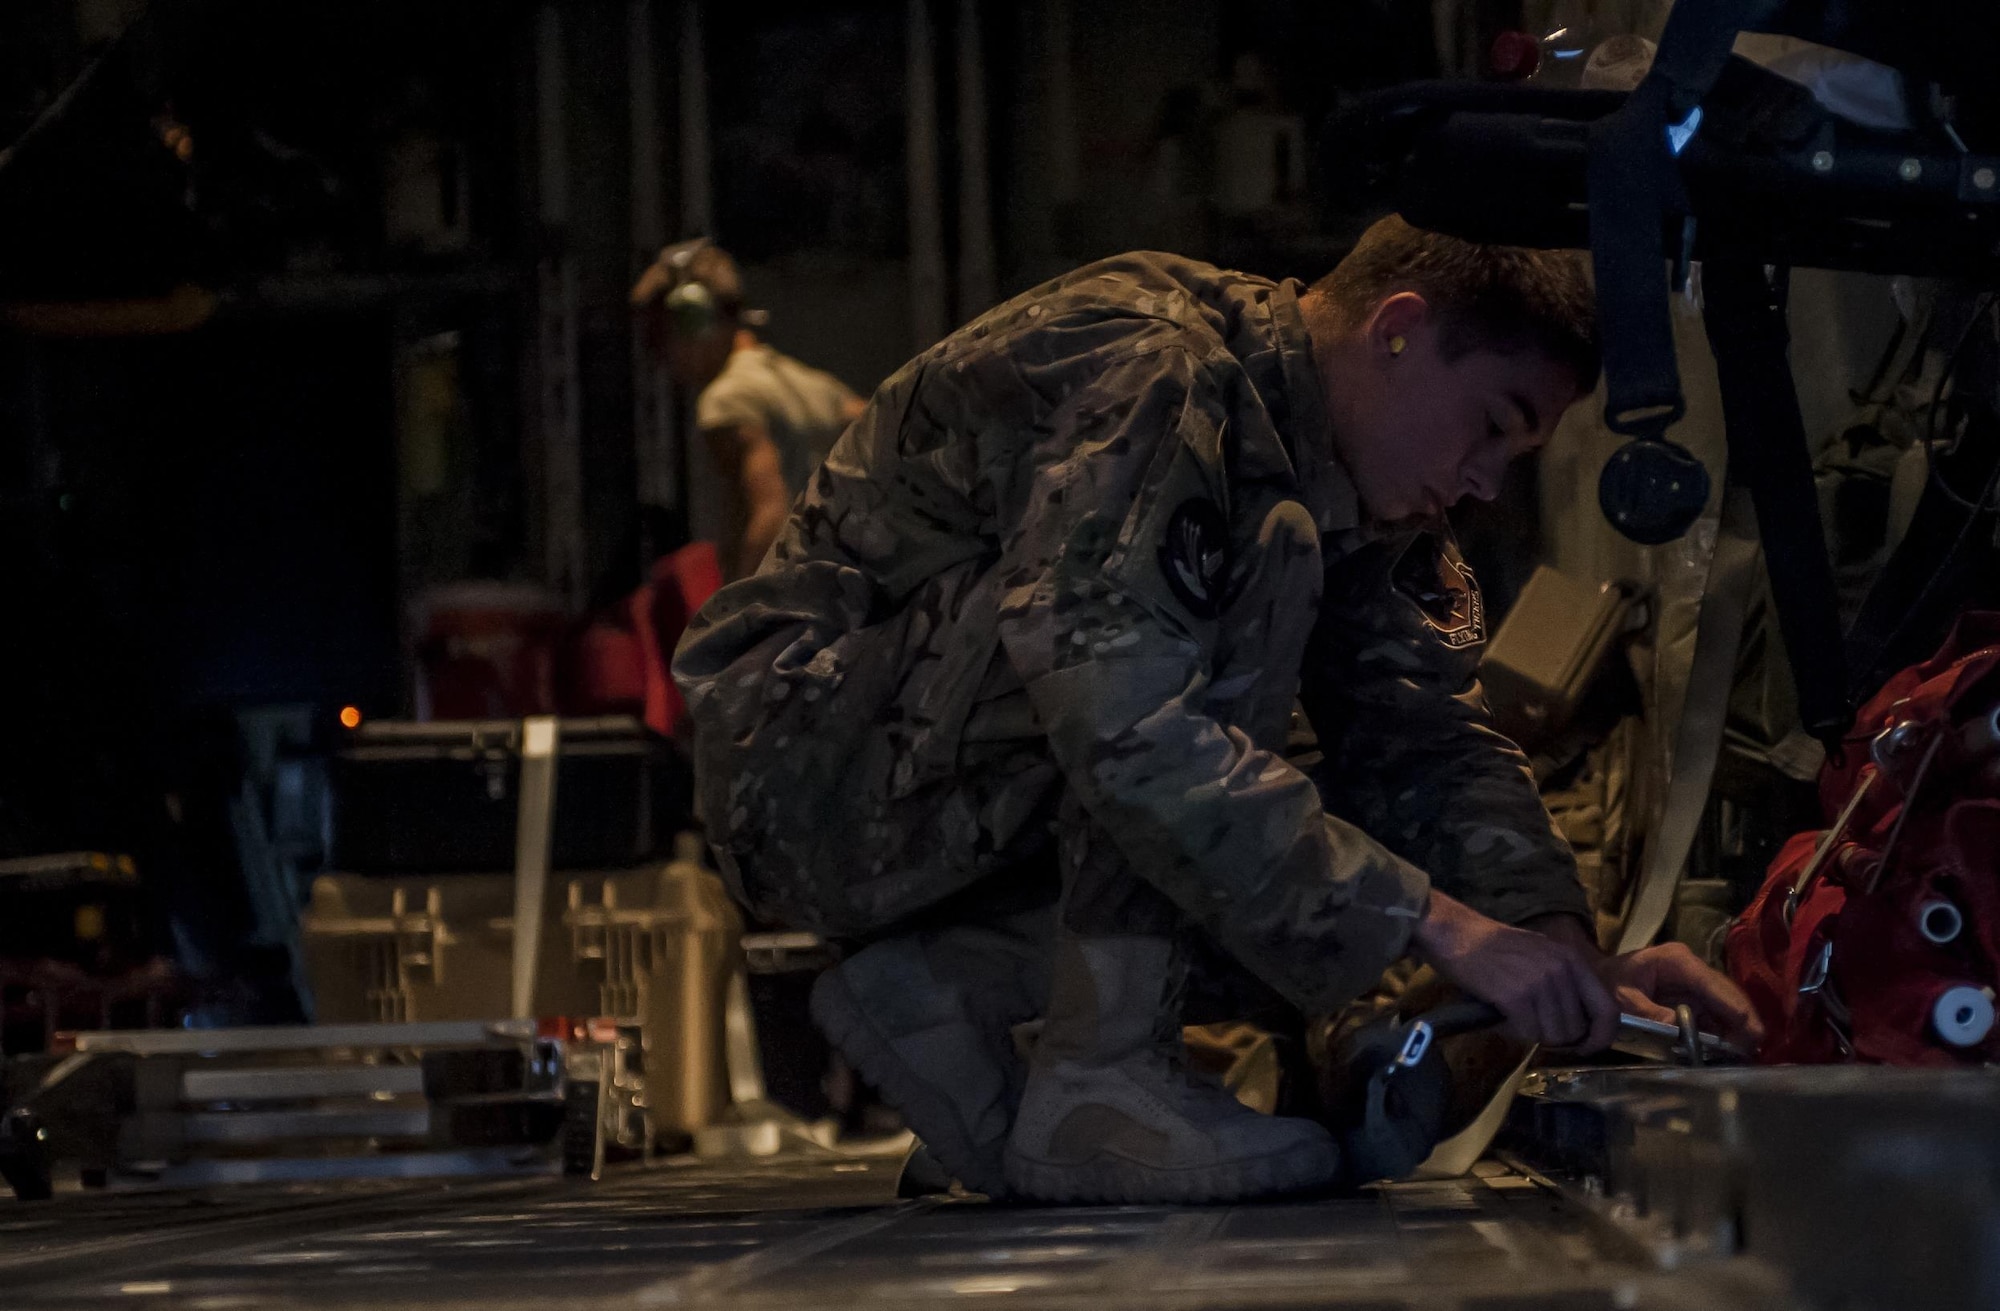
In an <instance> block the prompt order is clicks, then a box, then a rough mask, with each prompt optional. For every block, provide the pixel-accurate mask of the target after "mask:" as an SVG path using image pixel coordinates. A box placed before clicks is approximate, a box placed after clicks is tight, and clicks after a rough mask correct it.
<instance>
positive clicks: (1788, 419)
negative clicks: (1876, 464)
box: [1702, 259, 1854, 750]
mask: <svg viewBox="0 0 2000 1311" xmlns="http://www.w3.org/2000/svg"><path fill="white" fill-rule="evenodd" d="M1788 277H1789V275H1788V274H1785V273H1782V272H1781V273H1780V274H1779V278H1778V280H1777V281H1773V280H1771V279H1769V278H1766V277H1765V274H1764V269H1763V266H1762V265H1760V264H1753V263H1746V262H1744V261H1742V260H1739V259H1730V260H1710V261H1708V263H1707V264H1706V265H1705V266H1704V267H1703V269H1702V291H1703V294H1704V297H1705V299H1706V307H1705V308H1704V310H1703V315H1702V317H1703V321H1704V324H1705V326H1706V327H1707V329H1708V340H1709V344H1710V345H1711V346H1712V347H1713V348H1714V351H1715V369H1716V381H1717V383H1718V384H1719V387H1720V390H1721V393H1722V415H1723V423H1724V425H1725V427H1726V429H1727V431H1728V435H1729V473H1730V478H1731V480H1732V481H1738V482H1741V483H1742V484H1743V485H1744V486H1747V487H1748V488H1749V489H1750V496H1751V499H1752V501H1753V502H1754V503H1755V505H1756V507H1757V524H1758V529H1759V532H1760V534H1761V536H1762V537H1763V539H1764V559H1765V564H1766V567H1767V569H1768V570H1769V572H1770V575H1771V600H1772V603H1773V605H1774V606H1775V608H1776V609H1777V612H1778V625H1779V628H1780V630H1781V631H1782V632H1783V633H1784V637H1785V650H1786V654H1787V655H1788V656H1789V658H1790V661H1791V667H1792V678H1793V681H1794V682H1795V683H1796V684H1797V686H1798V694H1799V721H1800V723H1801V724H1802V725H1803V726H1804V728H1805V730H1806V732H1808V733H1810V734H1811V735H1812V736H1814V737H1816V738H1818V739H1819V740H1820V741H1822V742H1824V743H1826V744H1827V745H1828V749H1829V750H1832V749H1833V747H1834V745H1835V744H1836V743H1837V742H1838V741H1839V740H1840V738H1841V736H1842V735H1843V734H1845V733H1846V732H1847V729H1848V727H1849V726H1850V725H1851V724H1852V723H1853V721H1854V710H1853V706H1852V704H1851V703H1850V702H1849V700H1848V677H1847V662H1846V659H1845V654H1844V650H1843V646H1842V642H1841V632H1840V611H1839V606H1838V603H1837V601H1836V598H1835V593H1834V585H1833V564H1832V562H1831V561H1830V560H1829V559H1828V558H1827V551H1826V534H1825V530H1824V529H1823V528H1822V527H1821V525H1820V517H1819V497H1818V496H1817V494H1816V493H1815V492H1814V489H1813V471H1812V455H1811V452H1810V451H1809V450H1808V449H1807V446H1806V429H1805V421H1804V419H1803V418H1801V417H1800V414H1799V398H1798V389H1797V388H1796V387H1795V386H1794V385H1793V382H1792V369H1791V364H1790V362H1789V361H1788V360H1787V359H1786V354H1785V351H1786V346H1787V344H1788V341H1789V332H1788V329H1787V326H1786V322H1785V311H1784V296H1783V292H1784V283H1785V281H1786V280H1787V279H1788Z"/></svg>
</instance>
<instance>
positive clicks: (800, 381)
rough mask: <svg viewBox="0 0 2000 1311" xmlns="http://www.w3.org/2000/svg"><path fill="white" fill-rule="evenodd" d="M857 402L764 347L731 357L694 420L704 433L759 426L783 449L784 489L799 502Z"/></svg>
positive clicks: (834, 381) (842, 388)
mask: <svg viewBox="0 0 2000 1311" xmlns="http://www.w3.org/2000/svg"><path fill="white" fill-rule="evenodd" d="M853 399H855V396H854V393H853V392H852V391H849V390H848V388H847V385H846V384H845V383H843V382H841V380H840V379H838V378H836V377H834V376H833V375H832V374H830V373H823V372H821V371H820V370H818V369H815V368H811V367H809V366H807V365H804V364H801V363H799V362H798V361H797V360H795V359H793V358H792V357H791V356H789V355H785V354H782V353H781V352H779V351H775V350H773V349H771V348H770V347H769V346H762V345H759V346H752V347H750V348H748V349H746V350H739V351H737V352H735V353H734V354H732V355H731V356H730V357H729V363H728V364H726V365H724V366H723V369H722V372H721V373H720V374H718V375H717V376H716V379H715V381H714V382H711V383H710V384H708V386H707V387H705V388H703V389H702V393H701V398H700V399H699V400H698V401H696V402H695V420H696V422H698V423H699V424H700V425H701V427H702V429H703V430H704V431H706V430H709V429H715V428H741V427H744V426H746V425H755V426H757V427H760V428H762V429H763V430H764V431H765V432H767V433H769V434H770V435H771V442H772V444H773V445H774V446H776V447H777V448H778V464H779V469H780V471H781V472H782V473H783V475H784V479H785V490H786V491H787V492H788V493H790V494H791V495H792V496H794V497H796V496H797V495H798V494H799V493H800V492H801V491H803V490H804V489H805V485H806V480H807V479H809V478H811V477H812V473H813V470H814V469H817V468H818V467H819V462H820V461H821V460H823V459H825V458H826V453H827V452H828V451H829V450H831V449H832V448H833V443H834V441H835V439H836V438H838V437H839V436H840V434H841V432H842V430H843V429H845V428H846V427H847V404H848V402H849V401H851V400H853Z"/></svg>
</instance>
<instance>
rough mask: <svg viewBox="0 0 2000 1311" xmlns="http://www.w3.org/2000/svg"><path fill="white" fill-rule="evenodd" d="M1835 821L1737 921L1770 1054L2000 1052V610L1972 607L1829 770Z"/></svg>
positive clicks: (1739, 977) (1869, 1056)
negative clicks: (1997, 996)
mask: <svg viewBox="0 0 2000 1311" xmlns="http://www.w3.org/2000/svg"><path fill="white" fill-rule="evenodd" d="M1819 788H1820V803H1821V805H1822V806H1823V807H1824V809H1825V812H1826V815H1827V819H1828V827H1827V828H1826V829H1824V830H1821V831H1819V832H1814V833H1801V834H1799V835H1798V836H1796V837H1794V838H1793V839H1792V840H1791V841H1790V842H1788V843H1786V844H1785V846H1784V848H1783V849H1782V850H1781V851H1779V853H1778V857H1777V859H1776V860H1774V861H1773V862H1772V863H1771V869H1770V872H1769V874H1768V875H1767V876H1766V878H1765V883H1764V886H1763V888H1762V889H1761V890H1760V891H1759V892H1758V894H1757V897H1756V899H1755V900H1754V901H1752V902H1751V903H1750V906H1749V908H1748V909H1747V910H1745V911H1744V913H1743V915H1742V917H1741V918H1740V919H1739V920H1738V921H1737V923H1736V924H1735V925H1734V927H1732V928H1731V929H1730V931H1729V941H1728V958H1729V973H1730V974H1731V975H1732V976H1733V977H1734V978H1735V980H1736V981H1737V983H1738V984H1740V985H1741V986H1742V987H1743V989H1744V991H1745V992H1747V993H1749V995H1750V1000H1751V1001H1752V1002H1753V1003H1755V1005H1756V1007H1757V1013H1758V1015H1759V1016H1760V1017H1761V1018H1762V1019H1763V1021H1764V1025H1765V1028H1766V1029H1767V1031H1768V1037H1767V1038H1766V1040H1765V1043H1764V1046H1763V1049H1762V1050H1761V1051H1760V1052H1759V1053H1758V1057H1759V1059H1760V1060H1764V1061H1771V1062H1777V1061H1797V1062H1828V1061H1843V1060H1851V1061H1865V1062H1873V1063H1880V1064H1888V1065H1928V1066H1956V1065H1974V1064H1981V1063H1984V1062H1989V1061H1993V1060H1996V1059H2000V1029H1996V1026H1995V1024H1994V1008H1993V996H1994V987H1995V984H1996V981H2000V613H1991V612H1975V613H1968V614H1966V615H1964V616H1962V617H1961V618H1960V619H1959V622H1958V624H1957V626H1956V627H1955V628H1954V629H1953V630H1952V633H1951V636H1950V637H1949V638H1947V639H1946V640H1945V644H1944V646H1943V648H1942V649H1940V650H1939V651H1938V653H1937V654H1936V655H1935V656H1933V657H1932V658H1931V659H1929V660H1927V661H1925V662H1923V663H1922V664H1919V665H1914V666H1912V667H1910V668H1908V669H1905V670H1903V671H1902V672H1901V673H1899V674H1897V675H1896V676H1895V677H1894V678H1892V679H1890V680H1889V682H1888V684H1887V685H1885V686H1884V687H1883V688H1882V690H1881V691H1880V692H1879V693H1877V694H1876V695H1875V697H1874V698H1873V699H1872V700H1870V701H1869V703H1868V704H1867V705H1866V706H1865V707H1863V709H1862V711H1861V713H1860V715H1859V716H1858V718H1857V720H1856V725H1855V735H1854V737H1853V738H1852V739H1851V745H1850V746H1849V748H1848V749H1847V751H1845V752H1844V753H1843V754H1842V756H1840V757H1838V758H1835V759H1830V760H1829V761H1828V762H1827V764H1826V766H1825V768H1823V769H1822V770H1821V771H1820V780H1819Z"/></svg>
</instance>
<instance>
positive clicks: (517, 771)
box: [329, 716, 693, 874]
mask: <svg viewBox="0 0 2000 1311" xmlns="http://www.w3.org/2000/svg"><path fill="white" fill-rule="evenodd" d="M528 722H530V721H525V720H510V719H498V720H438V721H434V722H429V723H413V722H404V721H394V720H378V721H373V722H367V723H363V724H362V725H361V726H360V727H359V728H357V729H355V730H353V731H352V732H351V733H350V734H348V735H347V738H346V740H345V741H344V742H343V744H342V745H341V746H340V747H339V748H338V749H337V750H336V752H335V753H334V756H333V760H332V762H331V768H330V771H329V773H330V782H331V789H332V807H331V820H330V822H331V827H332V833H331V835H330V837H331V843H330V848H331V851H330V854H331V862H330V867H331V868H332V869H335V870H339V871H341V872H342V873H349V874H430V873H467V874H471V873H504V872H506V871H510V870H512V869H513V868H514V863H515V836H516V831H517V828H518V816H519V811H520V795H519V793H520V783H521V751H522V744H523V742H524V740H525V728H524V725H526V724H527V723H528ZM556 729H557V736H556V770H555V779H556V788H555V804H554V821H553V829H554V837H553V842H552V847H553V850H552V854H551V858H550V863H551V866H552V867H553V868H555V869H558V870H601V869H615V868H620V867H624V866H629V865H634V864H641V863H644V862H646V861H650V860H656V859H657V860H664V859H666V858H667V857H668V856H669V855H670V854H671V852H672V848H673V839H674V834H676V833H678V832H680V831H682V830H683V829H686V828H689V827H691V826H692V824H693V819H692V809H691V803H690V797H691V782H690V780H691V772H690V770H689V767H688V763H687V759H686V757H685V756H684V755H683V754H682V752H681V750H680V749H679V748H678V747H677V746H676V745H675V744H674V743H673V742H672V741H671V740H669V739H667V738H663V737H660V736H659V735H657V734H655V733H652V732H649V731H648V730H647V729H646V728H645V726H644V725H642V724H641V723H640V722H639V721H638V720H636V719H633V718H630V717H628V716H608V717H604V718H594V719H558V720H557V721H556Z"/></svg>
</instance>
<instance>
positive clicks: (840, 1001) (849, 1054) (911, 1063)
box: [812, 910, 1054, 1198]
mask: <svg viewBox="0 0 2000 1311" xmlns="http://www.w3.org/2000/svg"><path fill="white" fill-rule="evenodd" d="M1039 921H1040V922H1037V920H1036V917H1035V916H1034V915H1032V914H1030V915H1019V916H1013V917H1009V918H1005V919H999V920H996V921H994V922H991V923H988V924H968V925H957V926H952V927H948V928H942V929H929V930H923V931H920V932H914V933H908V934H903V935H901V936H898V937H894V938H888V939H885V940H883V941H881V942H878V943H875V944H874V945H872V946H870V947H867V948H865V949H864V950H862V951H860V952H857V953H856V954H854V955H853V956H850V957H848V958H847V959H846V960H844V961H842V962H841V963H840V964H839V965H837V966H835V967H834V968H832V969H830V970H828V971H826V973H824V974H822V975H820V977H819V979H818V980H817V981H816V982H815V983H814V984H813V991H812V1016H813V1020H814V1022H815V1023H816V1024H818V1026H819V1029H820V1032H822V1033H824V1034H825V1035H826V1037H827V1040H828V1041H829V1042H831V1043H832V1044H833V1045H834V1047H835V1048H837V1049H838V1050H839V1052H840V1054H841V1055H842V1056H844V1057H846V1058H847V1062H848V1064H850V1065H852V1066H853V1067H854V1069H855V1071H856V1073H858V1074H859V1075H860V1076H861V1077H862V1078H863V1079H865V1080H867V1082H868V1083H869V1084H870V1085H872V1086H873V1087H874V1088H875V1090H876V1091H877V1092H879V1093H880V1094H881V1095H882V1100H883V1101H885V1102H887V1103H888V1104H889V1105H890V1106H893V1107H895V1108H896V1109H897V1110H898V1111H900V1112H902V1115H903V1121H904V1123H905V1124H907V1125H909V1127H910V1129H911V1130H912V1131H913V1132H915V1134H916V1135H917V1137H918V1138H920V1139H922V1140H923V1144H924V1146H925V1147H927V1148H928V1149H930V1153H931V1155H932V1157H934V1158H935V1159H936V1161H937V1163H938V1165H939V1166H941V1167H942V1168H943V1169H944V1171H945V1172H946V1173H947V1174H949V1175H951V1176H952V1177H953V1178H955V1179H957V1180H958V1181H959V1182H960V1183H962V1184H964V1185H965V1186H966V1187H967V1188H968V1189H970V1190H971V1191H973V1192H976V1193H985V1194H986V1195H987V1196H989V1197H993V1198H1001V1197H1005V1196H1006V1195H1007V1186H1006V1181H1005V1175H1004V1172H1003V1169H1002V1155H1003V1153H1004V1151H1005V1149H1006V1145H1007V1134H1008V1132H1009V1130H1010V1129H1012V1127H1013V1123H1014V1108H1015V1107H1016V1106H1017V1105H1018V1104H1019V1103H1020V1100H1021V1088H1022V1084H1023V1081H1024V1080H1025V1078H1026V1075H1027V1071H1026V1069H1025V1068H1024V1066H1023V1063H1022V1061H1021V1058H1020V1056H1019V1054H1018V1053H1017V1052H1016V1050H1015V1047H1014V1041H1013V1035H1012V1031H1011V1030H1012V1026H1013V1025H1015V1024H1019V1023H1021V1022H1023V1021H1025V1020H1029V1019H1032V1018H1034V1017H1035V1016H1036V1015H1038V1014H1039V1013H1040V1012H1041V1010H1042V1008H1043V1006H1044V1005H1045V1004H1046V988H1047V979H1048V973H1049V936H1050V933H1051V932H1052V931H1053V927H1054V925H1053V911H1052V910H1045V911H1043V912H1041V913H1040V917H1039Z"/></svg>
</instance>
